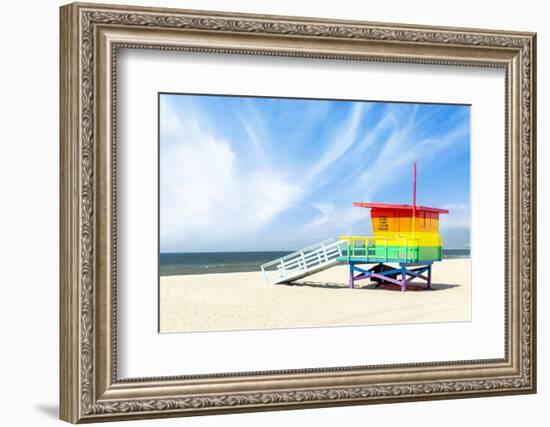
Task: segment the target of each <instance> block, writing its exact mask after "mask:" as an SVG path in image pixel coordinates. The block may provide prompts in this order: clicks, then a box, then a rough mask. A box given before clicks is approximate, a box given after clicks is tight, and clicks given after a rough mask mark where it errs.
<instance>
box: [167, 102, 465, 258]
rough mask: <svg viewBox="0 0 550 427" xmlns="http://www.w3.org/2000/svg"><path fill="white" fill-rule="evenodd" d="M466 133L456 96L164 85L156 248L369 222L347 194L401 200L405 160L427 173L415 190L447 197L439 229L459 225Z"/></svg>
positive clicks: (220, 244)
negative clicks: (386, 97)
mask: <svg viewBox="0 0 550 427" xmlns="http://www.w3.org/2000/svg"><path fill="white" fill-rule="evenodd" d="M468 137H469V114H468V109H467V107H452V106H450V107H446V106H437V105H434V106H428V105H420V104H416V105H414V104H413V105H411V104H392V103H364V102H358V103H353V104H350V103H349V102H348V103H338V102H326V101H305V100H298V101H294V100H284V99H281V100H274V99H255V100H254V101H253V102H252V101H251V99H249V98H217V97H188V98H184V97H182V96H170V97H169V96H167V97H166V98H163V100H162V104H161V250H163V251H180V250H189V251H197V250H205V251H206V250H261V249H288V248H293V247H296V245H297V244H300V242H303V243H304V244H305V243H312V242H313V241H315V239H323V238H327V237H332V236H337V235H340V234H365V233H370V221H369V210H368V209H360V208H355V207H353V206H352V204H351V202H352V201H355V200H363V201H380V202H400V203H405V202H408V200H409V198H410V187H411V186H410V175H411V167H412V163H413V161H414V160H417V161H418V162H419V167H420V173H421V174H423V176H427V175H429V174H430V173H432V174H433V177H432V178H431V181H430V182H431V184H430V187H429V188H428V190H427V193H428V194H426V193H424V199H422V200H426V203H427V204H433V205H436V206H437V205H438V203H439V206H441V205H446V206H447V205H449V206H451V205H452V206H453V208H452V209H451V210H452V214H451V215H449V216H448V218H446V219H445V220H444V221H443V222H442V228H445V229H447V230H450V229H452V228H453V227H454V228H456V227H469V215H470V213H469V181H468V182H465V181H463V180H462V179H461V178H460V174H459V172H460V171H462V170H463V169H464V168H469V163H468V162H469V160H468V157H467V156H466V157H464V156H462V157H461V155H462V153H463V152H469V138H468ZM438 168H439V169H438ZM437 170H438V171H439V172H437V173H436V172H432V171H437ZM453 171H454V172H453ZM453 174H454V175H453ZM457 174H458V175H457ZM447 176H448V177H447ZM428 202H429V203H428ZM270 242H276V244H275V243H270ZM285 242H286V243H285ZM273 245H276V247H275V246H273Z"/></svg>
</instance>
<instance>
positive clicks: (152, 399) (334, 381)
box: [60, 4, 536, 423]
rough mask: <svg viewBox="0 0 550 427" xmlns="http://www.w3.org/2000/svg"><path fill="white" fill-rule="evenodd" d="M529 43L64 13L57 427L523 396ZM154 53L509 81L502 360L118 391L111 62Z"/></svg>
mask: <svg viewBox="0 0 550 427" xmlns="http://www.w3.org/2000/svg"><path fill="white" fill-rule="evenodd" d="M535 42H536V37H535V34H533V33H523V32H522V33H520V32H510V31H493V30H478V29H459V28H443V27H441V28H440V27H427V26H412V25H401V24H382V23H369V22H354V21H330V20H322V19H311V18H296V17H281V16H263V15H244V14H230V13H218V12H199V11H189V10H175V9H158V8H141V7H128V6H113V5H99V4H71V5H67V6H63V7H62V8H61V39H60V43H61V47H60V51H61V82H60V83H61V84H60V109H61V112H60V138H61V176H60V179H61V204H60V209H61V218H60V229H61V236H60V258H61V261H60V262H61V265H60V385H61V396H60V406H61V411H60V416H61V419H63V420H66V421H69V422H72V423H77V422H90V421H107V420H118V419H130V418H133V419H135V418H154V417H167V416H183V415H200V414H214V413H227V412H243V411H259V410H276V409H287V408H306V407H321V406H334V405H354V404H368V403H383V402H400V401H411V400H427V399H443V398H459V397H476V396H487V395H495V394H520V393H534V392H535V390H536V336H535V327H536V318H535V314H536V310H535V307H536V304H535V295H536V286H535V285H536V283H535V271H536V253H535V248H536V241H535V237H536V235H535V234H536V233H535V230H536V216H535V214H536V187H535V176H536V174H535V153H536V152H535V81H536V78H535V49H536V45H535ZM119 47H126V48H140V49H141V48H151V49H171V50H189V51H201V52H216V53H220V52H221V53H227V54H232V53H240V54H251V55H282V56H297V57H314V58H321V59H324V58H327V59H328V58H330V59H335V58H337V59H345V60H356V61H364V60H369V61H392V62H406V63H429V64H446V65H471V66H480V67H502V68H504V69H505V71H506V90H505V91H504V93H503V96H505V98H506V106H507V108H506V110H507V114H506V143H505V146H504V149H505V151H506V153H505V156H506V167H505V169H506V175H505V177H504V180H505V186H506V211H505V212H504V215H505V222H506V227H505V228H506V229H505V231H504V232H505V239H506V248H505V258H506V283H505V288H506V289H505V295H506V307H505V312H506V316H505V323H506V324H505V331H506V333H505V336H506V339H505V343H504V346H505V357H504V358H503V359H496V360H495V359H493V360H470V361H456V362H433V363H421V364H403V365H383V366H353V367H335V368H324V369H302V370H289V371H268V372H243V373H239V374H224V373H220V374H215V375H196V376H187V377H172V378H137V379H132V380H120V379H117V374H116V372H117V370H116V185H115V179H114V177H115V172H116V150H115V146H116V145H115V143H116V141H115V135H116V132H115V131H116V115H115V112H116V110H115V103H116V90H115V89H116V73H115V64H116V52H117V48H119Z"/></svg>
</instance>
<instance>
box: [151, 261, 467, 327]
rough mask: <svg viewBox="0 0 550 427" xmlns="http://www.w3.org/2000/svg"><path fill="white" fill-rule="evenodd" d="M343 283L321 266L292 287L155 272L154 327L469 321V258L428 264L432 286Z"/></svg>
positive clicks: (339, 271) (340, 271) (235, 276)
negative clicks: (353, 285) (157, 312)
mask: <svg viewBox="0 0 550 427" xmlns="http://www.w3.org/2000/svg"><path fill="white" fill-rule="evenodd" d="M347 280H348V270H347V266H346V265H338V266H335V267H332V268H330V269H327V270H325V271H321V272H319V273H316V274H314V275H311V276H309V277H307V278H304V279H301V280H299V281H298V282H296V284H293V285H268V284H265V283H264V280H263V278H262V275H261V273H260V272H249V273H220V274H203V275H186V276H166V277H161V280H160V330H161V332H188V331H214V330H244V329H266V328H297V327H314V326H343V325H374V324H400V323H423V322H451V321H452V322H456V321H469V320H470V316H471V312H470V307H471V293H470V260H469V259H451V260H444V261H442V262H438V263H435V264H434V265H433V270H432V281H433V284H432V288H433V289H432V290H424V289H421V290H408V291H406V292H400V291H399V290H390V289H380V288H378V289H376V288H374V285H373V284H370V282H369V281H368V280H367V281H364V282H359V283H360V285H358V286H356V288H355V289H349V288H348V287H347ZM418 283H419V284H422V283H424V282H422V281H419V282H418ZM422 287H424V285H423V286H422Z"/></svg>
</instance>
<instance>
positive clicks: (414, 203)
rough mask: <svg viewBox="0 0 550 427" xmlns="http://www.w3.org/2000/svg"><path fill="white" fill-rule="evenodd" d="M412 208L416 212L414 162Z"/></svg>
mask: <svg viewBox="0 0 550 427" xmlns="http://www.w3.org/2000/svg"><path fill="white" fill-rule="evenodd" d="M413 208H414V209H415V210H416V160H415V161H414V175H413Z"/></svg>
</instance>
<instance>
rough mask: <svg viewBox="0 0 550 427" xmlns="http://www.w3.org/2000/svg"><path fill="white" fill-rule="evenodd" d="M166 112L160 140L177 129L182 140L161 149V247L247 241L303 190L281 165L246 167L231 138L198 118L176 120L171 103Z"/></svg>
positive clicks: (169, 135) (167, 249)
mask: <svg viewBox="0 0 550 427" xmlns="http://www.w3.org/2000/svg"><path fill="white" fill-rule="evenodd" d="M163 114H166V116H167V117H169V121H168V122H163V124H164V125H166V128H164V127H162V126H161V139H162V138H163V137H164V138H167V139H168V138H172V137H174V135H173V133H172V131H173V130H177V138H178V140H177V141H176V143H173V144H169V145H168V144H167V145H166V146H165V147H163V149H162V154H161V193H160V199H161V200H160V204H161V206H160V212H161V250H164V251H170V250H178V248H181V246H182V245H183V246H185V245H189V247H204V248H210V250H215V248H216V247H217V246H219V247H220V248H224V247H226V246H227V245H228V244H231V243H234V242H236V241H238V240H239V239H241V240H246V239H247V238H249V237H253V236H254V233H255V232H256V231H257V230H258V229H260V228H261V227H263V226H264V225H266V224H267V223H269V222H270V221H271V220H272V219H273V218H274V217H276V216H277V215H278V214H279V213H281V212H283V211H284V210H286V209H287V207H288V206H290V205H292V203H294V201H295V200H296V199H297V198H298V197H299V196H300V195H301V192H302V189H301V188H300V187H299V186H298V185H296V184H295V183H293V182H291V181H290V180H289V179H288V177H286V176H284V174H283V173H281V172H279V171H277V170H273V169H268V168H259V169H258V170H242V169H241V168H240V167H239V164H238V163H239V160H238V158H237V156H236V154H235V152H234V151H233V150H232V148H231V144H230V142H229V141H227V140H224V139H220V138H219V137H217V136H214V135H212V134H211V133H210V132H209V131H208V130H207V129H204V128H203V127H202V126H201V125H200V122H198V121H195V120H178V121H173V118H174V117H173V111H171V110H170V106H169V105H164V108H163ZM192 116H194V117H198V116H199V113H198V112H197V111H194V112H193V114H192ZM165 132H166V133H165Z"/></svg>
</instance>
